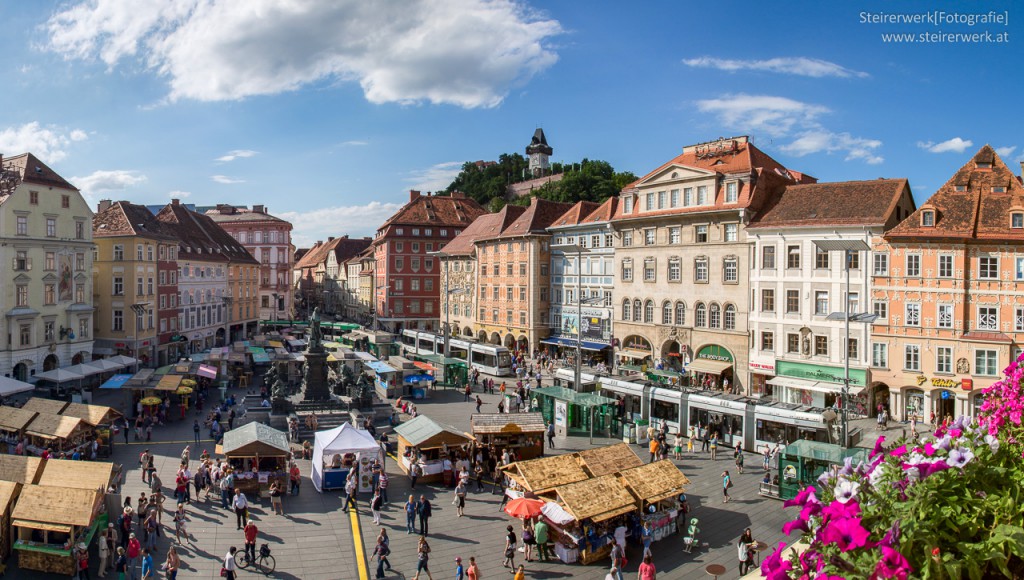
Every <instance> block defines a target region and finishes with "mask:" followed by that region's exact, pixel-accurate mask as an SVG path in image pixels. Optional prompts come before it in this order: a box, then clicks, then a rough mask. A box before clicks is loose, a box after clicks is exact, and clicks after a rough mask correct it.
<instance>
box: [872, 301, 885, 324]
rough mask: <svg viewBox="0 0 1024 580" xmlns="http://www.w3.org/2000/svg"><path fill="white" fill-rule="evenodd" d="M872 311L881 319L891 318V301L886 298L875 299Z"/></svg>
mask: <svg viewBox="0 0 1024 580" xmlns="http://www.w3.org/2000/svg"><path fill="white" fill-rule="evenodd" d="M871 311H872V313H874V315H875V316H877V317H878V319H879V320H885V319H886V318H889V303H888V302H886V301H885V300H875V301H874V302H872V303H871Z"/></svg>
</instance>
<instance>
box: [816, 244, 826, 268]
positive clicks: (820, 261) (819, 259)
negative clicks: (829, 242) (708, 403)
mask: <svg viewBox="0 0 1024 580" xmlns="http://www.w3.org/2000/svg"><path fill="white" fill-rule="evenodd" d="M814 267H815V268H816V269H818V270H828V252H827V251H826V250H823V249H821V248H819V247H817V246H815V248H814Z"/></svg>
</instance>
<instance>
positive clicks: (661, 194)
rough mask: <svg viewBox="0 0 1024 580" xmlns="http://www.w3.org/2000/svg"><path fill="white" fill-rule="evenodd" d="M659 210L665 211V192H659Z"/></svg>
mask: <svg viewBox="0 0 1024 580" xmlns="http://www.w3.org/2000/svg"><path fill="white" fill-rule="evenodd" d="M658 209H665V192H664V191H659V192H658Z"/></svg>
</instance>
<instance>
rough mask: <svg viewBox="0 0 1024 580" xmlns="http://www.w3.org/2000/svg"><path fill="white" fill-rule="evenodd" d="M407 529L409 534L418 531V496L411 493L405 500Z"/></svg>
mask: <svg viewBox="0 0 1024 580" xmlns="http://www.w3.org/2000/svg"><path fill="white" fill-rule="evenodd" d="M405 530H406V532H405V533H407V534H415V533H416V498H415V497H413V496H411V495H410V496H409V501H407V502H405Z"/></svg>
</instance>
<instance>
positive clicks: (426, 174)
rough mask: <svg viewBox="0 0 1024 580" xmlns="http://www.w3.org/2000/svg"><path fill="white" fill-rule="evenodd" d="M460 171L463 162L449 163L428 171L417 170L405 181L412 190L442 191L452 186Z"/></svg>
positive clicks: (432, 167) (429, 168) (438, 165)
mask: <svg viewBox="0 0 1024 580" xmlns="http://www.w3.org/2000/svg"><path fill="white" fill-rule="evenodd" d="M460 171H462V162H461V161H447V162H445V163H438V164H437V165H432V166H430V167H428V168H426V169H417V170H415V171H413V172H412V173H411V175H410V176H409V177H407V178H405V181H407V182H408V183H409V184H410V187H411V188H412V189H418V190H420V191H440V190H442V189H444V188H446V187H448V186H449V185H451V183H452V181H454V180H455V177H456V176H458V175H459V172H460Z"/></svg>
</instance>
